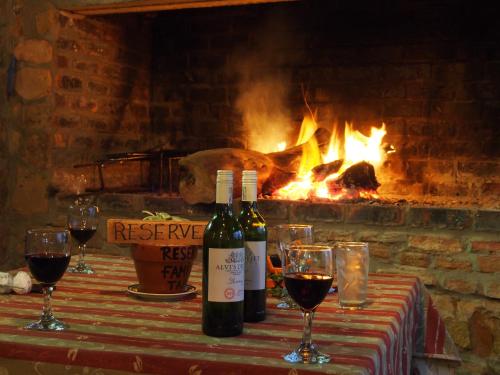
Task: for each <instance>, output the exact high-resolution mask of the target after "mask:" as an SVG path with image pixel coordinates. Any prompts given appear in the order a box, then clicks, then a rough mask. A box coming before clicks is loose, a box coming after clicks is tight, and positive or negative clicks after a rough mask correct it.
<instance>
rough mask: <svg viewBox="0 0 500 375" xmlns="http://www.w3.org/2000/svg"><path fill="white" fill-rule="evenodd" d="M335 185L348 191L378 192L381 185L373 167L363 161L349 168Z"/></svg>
mask: <svg viewBox="0 0 500 375" xmlns="http://www.w3.org/2000/svg"><path fill="white" fill-rule="evenodd" d="M335 185H337V186H341V187H344V188H348V189H353V188H356V189H365V190H377V188H378V187H379V186H380V184H379V183H378V181H377V177H376V176H375V169H374V168H373V165H371V164H370V163H367V162H365V161H362V162H360V163H357V164H354V165H352V166H350V167H349V168H347V169H346V170H345V172H344V173H342V174H341V175H340V177H339V178H338V179H336V180H335Z"/></svg>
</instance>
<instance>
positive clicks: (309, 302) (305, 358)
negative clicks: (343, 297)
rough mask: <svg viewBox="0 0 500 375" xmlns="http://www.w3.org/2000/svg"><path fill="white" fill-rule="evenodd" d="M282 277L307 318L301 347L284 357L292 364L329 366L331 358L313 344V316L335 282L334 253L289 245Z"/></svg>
mask: <svg viewBox="0 0 500 375" xmlns="http://www.w3.org/2000/svg"><path fill="white" fill-rule="evenodd" d="M282 263H283V275H284V278H285V286H286V289H287V290H288V294H289V295H290V297H291V298H292V299H293V300H294V301H295V302H296V303H297V304H298V305H299V306H300V309H301V310H302V312H303V314H304V332H303V335H302V342H301V343H300V345H299V346H298V347H297V348H296V349H295V350H293V351H291V352H290V353H287V354H285V355H284V356H283V358H284V359H285V361H287V362H291V363H326V362H329V361H330V356H329V355H328V354H325V353H321V352H320V351H319V350H318V348H317V346H316V345H315V344H313V342H312V337H311V332H312V321H313V313H314V311H315V310H316V308H317V307H318V306H319V305H320V304H321V302H323V300H324V299H325V297H326V295H327V294H328V291H329V290H330V287H331V286H332V282H333V253H332V248H331V247H330V246H323V245H293V244H291V245H288V246H285V247H284V251H283V262H282Z"/></svg>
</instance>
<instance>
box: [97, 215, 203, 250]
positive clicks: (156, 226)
mask: <svg viewBox="0 0 500 375" xmlns="http://www.w3.org/2000/svg"><path fill="white" fill-rule="evenodd" d="M206 225H207V222H206V221H174V220H167V221H144V220H133V219H109V220H108V228H107V229H108V242H109V243H121V244H147V245H157V246H166V245H186V246H187V245H202V244H203V231H204V230H205V226H206Z"/></svg>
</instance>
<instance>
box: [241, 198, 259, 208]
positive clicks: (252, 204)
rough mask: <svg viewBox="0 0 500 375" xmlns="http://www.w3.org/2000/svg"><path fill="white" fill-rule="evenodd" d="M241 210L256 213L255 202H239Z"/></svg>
mask: <svg viewBox="0 0 500 375" xmlns="http://www.w3.org/2000/svg"><path fill="white" fill-rule="evenodd" d="M241 209H242V210H243V211H248V210H253V211H257V202H256V201H243V200H242V201H241Z"/></svg>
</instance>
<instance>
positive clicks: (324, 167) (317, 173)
mask: <svg viewBox="0 0 500 375" xmlns="http://www.w3.org/2000/svg"><path fill="white" fill-rule="evenodd" d="M343 163H344V160H342V159H340V160H335V161H332V162H330V163H326V164H321V165H318V166H316V167H314V168H313V169H312V174H313V181H314V182H321V181H323V180H324V179H325V178H327V177H328V176H329V175H331V174H332V173H337V172H338V171H339V169H340V167H342V164H343Z"/></svg>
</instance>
